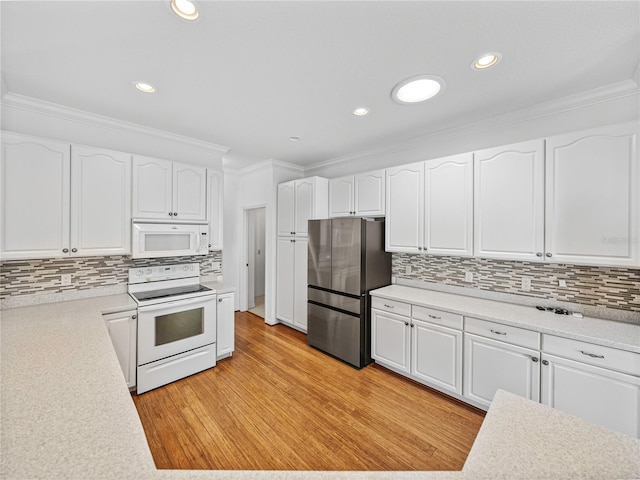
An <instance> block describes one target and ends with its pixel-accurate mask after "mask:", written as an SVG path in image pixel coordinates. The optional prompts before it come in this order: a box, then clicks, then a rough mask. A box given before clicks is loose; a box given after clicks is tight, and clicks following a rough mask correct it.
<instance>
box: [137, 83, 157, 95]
mask: <svg viewBox="0 0 640 480" xmlns="http://www.w3.org/2000/svg"><path fill="white" fill-rule="evenodd" d="M134 85H135V87H136V88H137V89H138V90H140V91H141V92H144V93H153V92H155V91H156V87H154V86H153V85H151V84H150V83H145V82H135V83H134Z"/></svg>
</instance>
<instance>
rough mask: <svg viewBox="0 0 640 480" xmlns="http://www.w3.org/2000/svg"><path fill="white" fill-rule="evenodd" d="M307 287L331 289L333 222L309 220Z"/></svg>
mask: <svg viewBox="0 0 640 480" xmlns="http://www.w3.org/2000/svg"><path fill="white" fill-rule="evenodd" d="M308 225H309V257H308V262H307V266H308V270H307V272H308V273H307V285H314V286H316V287H321V288H331V220H309V224H308Z"/></svg>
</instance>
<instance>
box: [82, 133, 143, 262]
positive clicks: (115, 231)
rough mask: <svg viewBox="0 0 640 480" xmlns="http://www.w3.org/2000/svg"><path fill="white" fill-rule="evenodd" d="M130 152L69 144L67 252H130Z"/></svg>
mask: <svg viewBox="0 0 640 480" xmlns="http://www.w3.org/2000/svg"><path fill="white" fill-rule="evenodd" d="M130 212H131V155H129V154H128V153H122V152H112V151H109V150H103V149H97V148H93V147H82V146H76V145H72V147H71V242H70V246H71V254H73V255H78V256H89V255H126V254H129V253H130V252H131V213H130Z"/></svg>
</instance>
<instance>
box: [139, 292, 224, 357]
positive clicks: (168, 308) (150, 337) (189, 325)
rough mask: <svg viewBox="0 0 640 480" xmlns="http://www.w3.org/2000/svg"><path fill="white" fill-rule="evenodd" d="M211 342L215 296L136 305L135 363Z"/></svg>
mask: <svg viewBox="0 0 640 480" xmlns="http://www.w3.org/2000/svg"><path fill="white" fill-rule="evenodd" d="M215 341H216V296H215V295H207V296H204V297H198V298H191V299H187V300H176V301H175V302H167V303H161V304H156V305H149V306H142V307H138V365H145V364H147V363H149V362H153V361H155V360H160V359H162V358H166V357H170V356H172V355H177V354H179V353H183V352H186V351H189V350H193V349H194V348H198V347H202V346H205V345H209V344H212V343H215Z"/></svg>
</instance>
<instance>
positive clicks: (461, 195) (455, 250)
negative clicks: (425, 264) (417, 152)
mask: <svg viewBox="0 0 640 480" xmlns="http://www.w3.org/2000/svg"><path fill="white" fill-rule="evenodd" d="M424 173H425V185H424V187H425V194H424V195H425V212H424V213H425V219H424V227H425V228H424V249H425V250H426V251H427V253H431V254H437V255H456V256H461V257H462V256H464V257H469V256H472V255H473V154H472V153H464V154H462V155H455V156H452V157H446V158H440V159H436V160H429V161H428V162H425V170H424Z"/></svg>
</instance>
